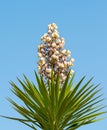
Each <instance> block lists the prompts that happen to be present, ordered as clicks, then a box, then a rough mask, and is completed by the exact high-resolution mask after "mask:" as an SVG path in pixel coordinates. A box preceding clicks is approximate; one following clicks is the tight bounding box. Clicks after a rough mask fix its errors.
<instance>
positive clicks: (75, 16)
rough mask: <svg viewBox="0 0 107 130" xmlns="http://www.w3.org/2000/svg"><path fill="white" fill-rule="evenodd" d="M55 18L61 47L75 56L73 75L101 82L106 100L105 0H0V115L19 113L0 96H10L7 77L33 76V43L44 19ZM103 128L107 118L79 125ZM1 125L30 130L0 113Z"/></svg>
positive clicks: (3, 129)
mask: <svg viewBox="0 0 107 130" xmlns="http://www.w3.org/2000/svg"><path fill="white" fill-rule="evenodd" d="M52 22H55V23H56V24H57V25H58V27H59V32H60V36H62V37H64V38H65V41H66V45H65V48H66V49H69V50H70V51H71V52H72V57H74V58H75V63H74V67H73V69H74V70H75V71H76V79H75V80H79V79H80V78H81V77H82V76H83V75H85V74H86V75H87V79H88V78H90V77H92V76H94V82H95V83H101V87H103V90H102V92H103V93H104V97H105V98H106V100H105V102H104V103H105V104H106V105H107V0H54V1H51V0H0V115H7V116H14V117H19V114H17V113H16V112H15V111H14V110H13V109H12V107H11V104H10V103H9V102H8V101H7V100H6V99H5V98H6V97H11V98H13V99H14V100H15V101H17V102H19V103H20V101H18V100H17V98H16V97H15V96H14V95H13V94H12V93H11V92H10V88H11V86H10V84H9V81H10V80H12V81H14V82H16V83H17V80H16V76H18V77H20V78H21V79H23V76H22V75H23V73H24V74H26V75H27V76H28V77H29V79H31V80H32V81H34V80H35V79H34V73H33V71H34V70H35V69H36V68H37V61H38V58H37V46H38V44H39V43H40V37H41V36H42V35H43V34H44V33H45V32H46V31H47V25H48V24H49V23H52ZM90 129H91V130H106V129H107V119H105V120H102V121H100V122H98V123H95V124H91V125H87V126H83V127H81V128H79V129H78V130H90ZM0 130H30V128H28V127H27V126H25V125H23V124H21V123H19V122H16V121H11V120H8V119H3V118H0Z"/></svg>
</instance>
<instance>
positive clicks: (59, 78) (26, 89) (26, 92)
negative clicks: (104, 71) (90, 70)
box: [5, 23, 106, 130]
mask: <svg viewBox="0 0 107 130" xmlns="http://www.w3.org/2000/svg"><path fill="white" fill-rule="evenodd" d="M41 39H42V41H43V42H44V43H42V44H40V45H39V47H38V56H39V57H40V61H39V62H38V70H39V73H40V74H39V75H38V74H37V73H36V72H35V79H36V81H37V84H36V85H35V84H34V83H33V82H31V81H30V80H29V79H28V78H27V77H26V76H25V75H24V80H20V79H19V78H18V81H19V83H20V85H21V86H22V88H20V87H19V86H17V85H16V84H15V83H14V82H10V84H11V85H12V92H13V93H14V94H15V95H16V96H17V97H18V98H19V99H20V100H21V101H22V102H23V106H21V105H19V104H17V103H16V102H15V101H13V100H12V99H10V98H8V100H9V101H10V102H11V103H12V104H13V107H14V109H15V110H16V111H17V112H18V113H20V114H21V115H22V116H23V119H22V118H13V117H6V116H5V117H6V118H9V119H13V120H17V121H19V122H22V123H23V124H25V125H27V126H29V127H30V128H32V129H33V130H37V129H38V128H40V129H41V130H76V129H77V128H79V127H81V126H83V125H86V124H90V123H93V122H96V121H98V120H100V115H102V114H104V113H106V111H103V110H102V109H103V108H104V107H105V106H103V105H102V101H103V98H102V94H101V93H100V88H99V87H98V86H99V84H98V85H94V84H93V83H92V79H93V78H91V79H89V80H88V81H87V82H86V83H83V81H84V79H85V76H84V77H82V78H81V80H80V81H79V82H78V83H75V82H74V77H75V76H74V75H75V74H74V73H73V70H71V69H70V66H72V65H73V61H74V59H73V58H72V59H70V60H69V59H68V60H67V58H68V57H69V55H70V51H67V50H65V49H63V45H64V39H63V38H59V35H58V32H57V26H56V24H54V23H53V24H50V25H49V27H48V33H47V34H45V35H44V36H43V37H42V38H41Z"/></svg>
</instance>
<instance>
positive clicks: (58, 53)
mask: <svg viewBox="0 0 107 130" xmlns="http://www.w3.org/2000/svg"><path fill="white" fill-rule="evenodd" d="M57 29H58V27H57V25H56V24H55V23H52V24H49V25H48V32H47V33H45V34H44V35H43V36H42V37H41V41H42V43H41V44H40V45H38V57H39V58H40V60H39V62H38V71H39V73H40V75H41V76H43V77H44V78H45V79H46V81H47V82H48V81H49V80H50V78H51V71H52V70H53V71H54V76H55V77H57V75H59V76H60V81H61V83H62V84H63V83H64V81H65V80H66V77H67V73H68V72H70V76H71V75H72V74H73V73H74V71H73V70H71V69H70V66H72V65H73V62H74V59H73V58H71V59H70V58H68V57H70V54H71V52H70V51H69V50H66V49H64V48H63V47H64V44H65V40H64V38H62V37H60V36H59V33H58V31H57Z"/></svg>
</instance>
